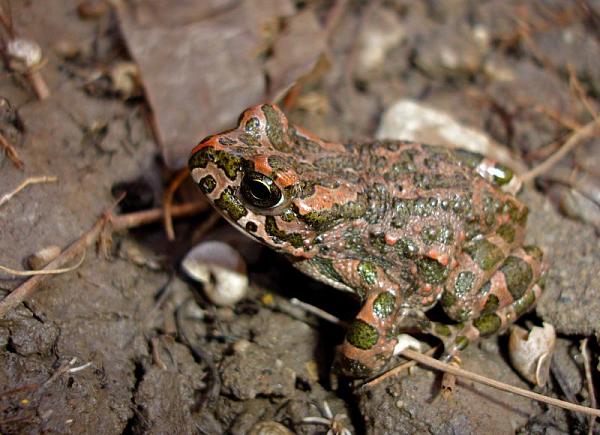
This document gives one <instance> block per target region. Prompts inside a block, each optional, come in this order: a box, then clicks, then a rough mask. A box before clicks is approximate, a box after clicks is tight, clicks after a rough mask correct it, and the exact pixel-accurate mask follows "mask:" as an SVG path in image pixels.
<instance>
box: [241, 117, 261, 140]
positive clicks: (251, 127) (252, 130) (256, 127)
mask: <svg viewBox="0 0 600 435" xmlns="http://www.w3.org/2000/svg"><path fill="white" fill-rule="evenodd" d="M244 130H246V133H248V134H251V135H252V136H260V121H259V120H258V118H256V117H252V118H250V119H249V120H248V121H247V122H246V125H245V126H244Z"/></svg>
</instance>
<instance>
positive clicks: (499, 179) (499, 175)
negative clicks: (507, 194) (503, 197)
mask: <svg viewBox="0 0 600 435" xmlns="http://www.w3.org/2000/svg"><path fill="white" fill-rule="evenodd" d="M513 175H514V174H513V171H512V169H510V168H508V167H506V166H504V165H502V164H500V163H496V164H495V165H494V172H493V174H492V177H493V180H494V183H496V184H497V185H498V186H504V185H505V184H508V183H509V182H510V180H512V178H513Z"/></svg>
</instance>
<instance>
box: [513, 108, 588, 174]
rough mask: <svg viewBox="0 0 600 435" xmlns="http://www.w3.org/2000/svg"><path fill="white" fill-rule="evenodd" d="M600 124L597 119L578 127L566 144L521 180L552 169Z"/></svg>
mask: <svg viewBox="0 0 600 435" xmlns="http://www.w3.org/2000/svg"><path fill="white" fill-rule="evenodd" d="M599 125H600V119H595V120H594V121H592V122H589V123H588V124H586V125H584V126H583V127H581V128H580V129H577V130H575V131H574V132H573V134H571V136H569V138H568V139H567V141H566V142H565V144H564V145H563V146H562V147H561V148H560V149H559V150H558V151H556V152H555V153H554V154H552V155H551V156H550V157H548V158H547V159H546V160H544V161H543V162H542V163H540V164H539V165H537V166H536V167H535V168H533V169H531V170H530V171H528V172H526V173H525V174H523V175H522V176H521V180H522V181H523V183H526V182H528V181H531V180H533V179H534V178H536V177H537V176H539V175H541V174H543V173H545V172H547V171H548V170H550V169H551V168H552V167H553V166H554V165H555V164H556V163H558V162H559V161H560V160H561V159H562V158H563V157H564V156H566V155H567V153H569V151H571V150H572V149H573V148H575V147H576V146H577V145H579V143H580V142H581V141H582V140H584V139H587V138H588V137H591V136H593V135H594V134H595V130H596V128H597V127H598V126H599Z"/></svg>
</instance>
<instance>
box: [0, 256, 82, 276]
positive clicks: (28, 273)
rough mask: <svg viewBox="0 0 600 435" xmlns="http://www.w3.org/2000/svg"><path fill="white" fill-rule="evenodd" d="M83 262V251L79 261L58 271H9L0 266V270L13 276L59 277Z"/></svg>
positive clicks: (8, 268) (7, 268) (9, 269)
mask: <svg viewBox="0 0 600 435" xmlns="http://www.w3.org/2000/svg"><path fill="white" fill-rule="evenodd" d="M83 260H85V251H83V254H82V255H81V258H80V259H79V261H78V262H77V263H76V264H74V265H73V266H70V267H63V268H60V269H42V270H16V269H11V268H10V267H6V266H2V265H0V270H1V271H3V272H6V273H9V274H11V275H14V276H35V275H60V274H61V273H67V272H71V271H73V270H75V269H77V268H78V267H79V266H81V264H82V263H83Z"/></svg>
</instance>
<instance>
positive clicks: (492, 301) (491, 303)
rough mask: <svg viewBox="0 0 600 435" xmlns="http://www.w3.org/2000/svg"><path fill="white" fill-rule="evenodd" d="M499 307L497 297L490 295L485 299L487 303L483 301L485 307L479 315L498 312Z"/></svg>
mask: <svg viewBox="0 0 600 435" xmlns="http://www.w3.org/2000/svg"><path fill="white" fill-rule="evenodd" d="M499 306H500V300H499V299H498V296H496V295H490V296H489V297H488V298H487V301H485V305H484V306H483V309H482V310H481V313H482V314H489V313H493V312H494V311H496V310H498V307H499Z"/></svg>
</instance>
